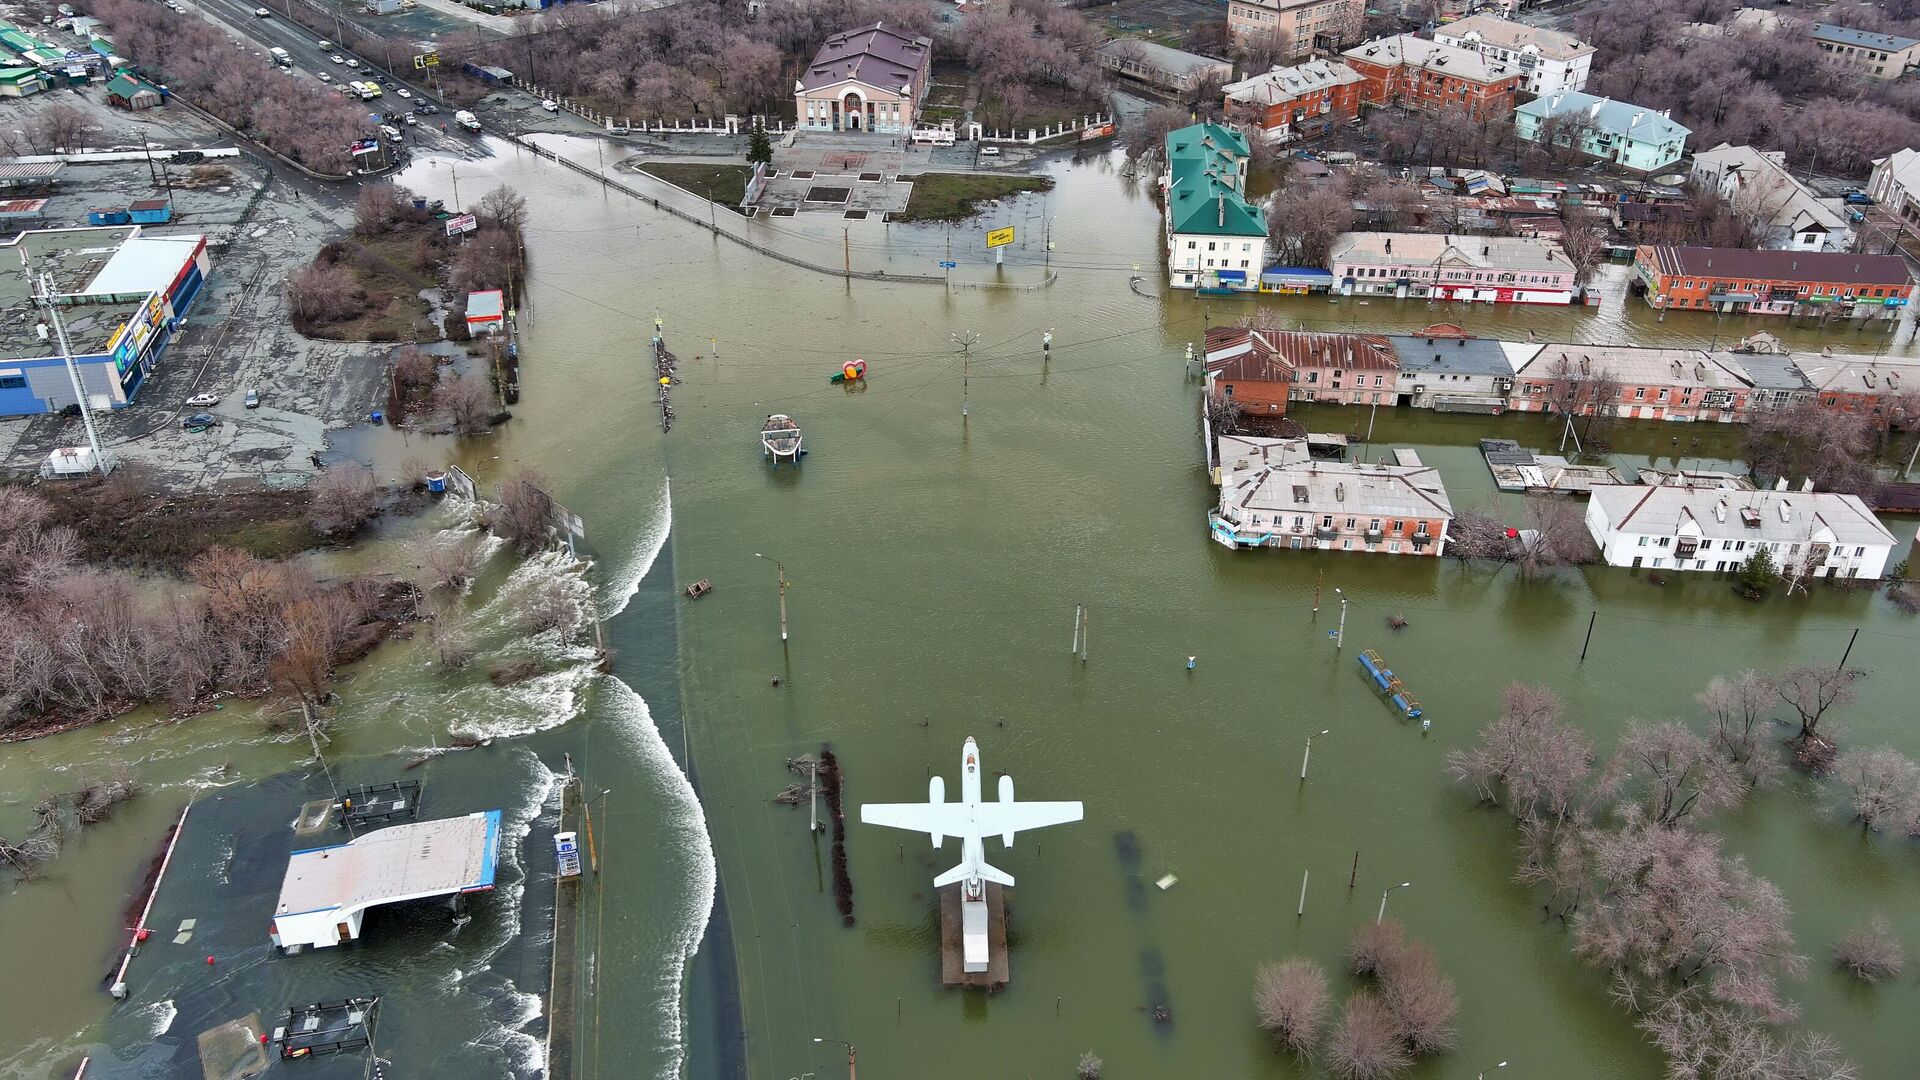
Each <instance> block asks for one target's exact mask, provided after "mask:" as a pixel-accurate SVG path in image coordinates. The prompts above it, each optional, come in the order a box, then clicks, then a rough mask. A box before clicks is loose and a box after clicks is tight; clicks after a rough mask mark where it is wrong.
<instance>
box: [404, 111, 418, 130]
mask: <svg viewBox="0 0 1920 1080" xmlns="http://www.w3.org/2000/svg"><path fill="white" fill-rule="evenodd" d="M401 119H402V120H405V121H406V122H407V126H408V127H413V126H414V125H416V124H418V123H420V120H419V118H417V117H415V116H414V115H413V114H412V113H408V114H407V115H405V116H403V117H401Z"/></svg>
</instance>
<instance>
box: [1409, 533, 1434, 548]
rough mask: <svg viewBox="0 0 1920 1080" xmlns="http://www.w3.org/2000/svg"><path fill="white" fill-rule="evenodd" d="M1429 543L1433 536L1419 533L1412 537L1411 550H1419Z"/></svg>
mask: <svg viewBox="0 0 1920 1080" xmlns="http://www.w3.org/2000/svg"><path fill="white" fill-rule="evenodd" d="M1431 543H1433V537H1431V536H1428V535H1426V534H1425V533H1421V534H1419V535H1416V536H1415V537H1414V538H1413V550H1415V551H1419V550H1420V549H1422V548H1424V547H1426V546H1427V545H1428V544H1431Z"/></svg>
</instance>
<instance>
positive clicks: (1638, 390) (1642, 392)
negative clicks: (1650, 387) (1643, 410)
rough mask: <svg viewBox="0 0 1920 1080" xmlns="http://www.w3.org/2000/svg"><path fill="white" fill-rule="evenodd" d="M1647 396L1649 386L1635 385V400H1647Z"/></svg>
mask: <svg viewBox="0 0 1920 1080" xmlns="http://www.w3.org/2000/svg"><path fill="white" fill-rule="evenodd" d="M1646 397H1647V388H1646V387H1644V386H1636V387H1634V388H1633V400H1635V401H1645V400H1646Z"/></svg>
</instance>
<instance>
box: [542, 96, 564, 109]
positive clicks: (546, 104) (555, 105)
mask: <svg viewBox="0 0 1920 1080" xmlns="http://www.w3.org/2000/svg"><path fill="white" fill-rule="evenodd" d="M540 107H541V108H543V109H545V110H547V111H548V112H551V113H557V112H559V111H560V103H559V102H557V101H555V100H553V99H552V98H547V99H546V100H545V101H542V102H541V103H540Z"/></svg>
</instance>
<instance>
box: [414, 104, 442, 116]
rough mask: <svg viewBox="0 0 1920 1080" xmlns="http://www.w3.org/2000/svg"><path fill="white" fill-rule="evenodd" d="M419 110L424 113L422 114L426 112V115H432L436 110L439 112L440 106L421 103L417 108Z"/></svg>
mask: <svg viewBox="0 0 1920 1080" xmlns="http://www.w3.org/2000/svg"><path fill="white" fill-rule="evenodd" d="M419 111H420V112H422V113H424V114H426V115H428V116H432V115H434V114H435V113H437V112H439V111H440V106H438V105H422V106H420V109H419Z"/></svg>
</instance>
